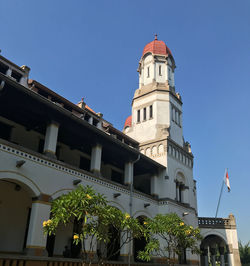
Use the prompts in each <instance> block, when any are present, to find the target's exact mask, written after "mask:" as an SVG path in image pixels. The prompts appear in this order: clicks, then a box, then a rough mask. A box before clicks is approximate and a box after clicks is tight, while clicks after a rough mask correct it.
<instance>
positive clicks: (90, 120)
mask: <svg viewBox="0 0 250 266" xmlns="http://www.w3.org/2000/svg"><path fill="white" fill-rule="evenodd" d="M88 122H89V123H90V124H91V125H93V117H92V116H91V117H90V118H89V121H88Z"/></svg>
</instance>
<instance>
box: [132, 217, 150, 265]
mask: <svg viewBox="0 0 250 266" xmlns="http://www.w3.org/2000/svg"><path fill="white" fill-rule="evenodd" d="M137 219H138V221H139V223H140V224H141V225H143V223H144V221H145V219H146V216H138V217H137ZM146 243H147V242H146V239H145V238H144V237H141V238H135V239H134V261H135V262H145V261H142V260H140V259H139V258H138V254H139V251H141V250H144V248H145V246H146Z"/></svg>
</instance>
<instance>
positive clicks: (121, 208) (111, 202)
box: [109, 200, 126, 212]
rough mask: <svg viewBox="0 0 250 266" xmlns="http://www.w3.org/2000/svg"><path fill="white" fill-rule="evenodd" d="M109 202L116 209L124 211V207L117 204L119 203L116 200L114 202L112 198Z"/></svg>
mask: <svg viewBox="0 0 250 266" xmlns="http://www.w3.org/2000/svg"><path fill="white" fill-rule="evenodd" d="M109 204H110V205H111V206H113V207H115V208H117V209H118V210H120V211H122V212H126V210H125V208H124V207H123V206H122V205H121V204H119V203H117V202H115V201H112V200H111V201H109Z"/></svg>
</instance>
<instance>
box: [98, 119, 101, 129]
mask: <svg viewBox="0 0 250 266" xmlns="http://www.w3.org/2000/svg"><path fill="white" fill-rule="evenodd" d="M97 128H99V129H102V121H99V122H98V123H97Z"/></svg>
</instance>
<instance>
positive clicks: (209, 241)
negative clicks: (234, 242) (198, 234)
mask: <svg viewBox="0 0 250 266" xmlns="http://www.w3.org/2000/svg"><path fill="white" fill-rule="evenodd" d="M216 233H217V232H216V231H215V232H214V231H213V230H210V233H209V232H206V235H207V236H206V237H205V238H204V239H203V240H202V242H201V244H200V249H201V251H202V253H201V257H200V261H201V265H202V266H205V265H208V262H211V263H212V265H217V263H219V262H220V263H221V264H222V265H225V262H228V256H227V255H226V253H227V250H228V248H227V241H225V238H224V236H221V234H220V236H219V234H216ZM217 254H220V256H217ZM221 264H220V265H221Z"/></svg>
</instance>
